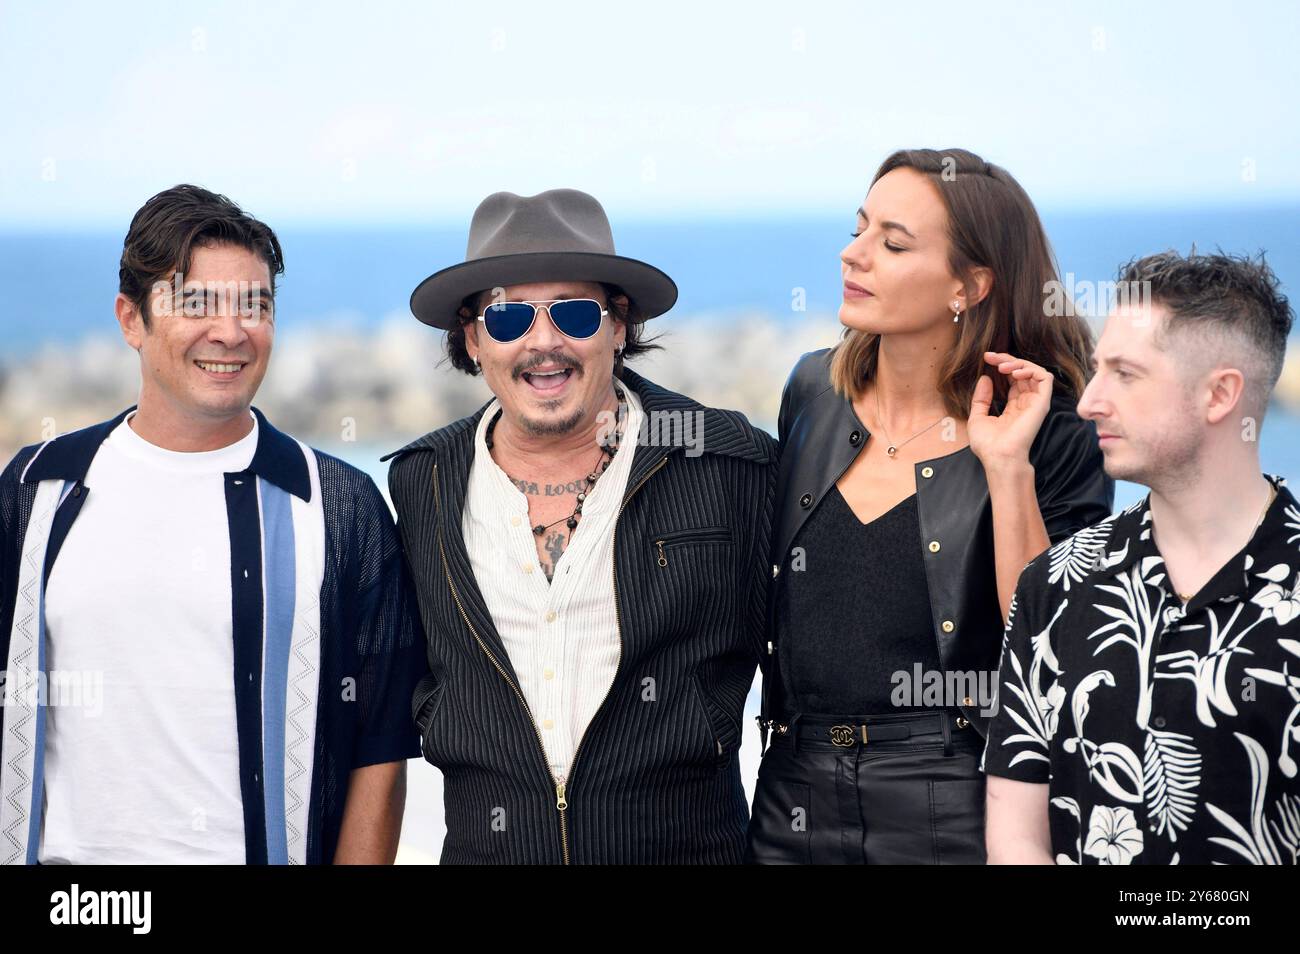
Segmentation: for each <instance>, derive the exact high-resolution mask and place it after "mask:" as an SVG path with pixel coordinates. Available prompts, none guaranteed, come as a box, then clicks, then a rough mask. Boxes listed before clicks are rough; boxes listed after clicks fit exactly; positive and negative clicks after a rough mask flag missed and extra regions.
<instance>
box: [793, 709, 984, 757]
mask: <svg viewBox="0 0 1300 954" xmlns="http://www.w3.org/2000/svg"><path fill="white" fill-rule="evenodd" d="M969 725H970V722H969V721H968V720H967V719H966V718H965V717H964V716H962V715H959V714H958V715H954V714H951V713H948V712H944V711H940V712H918V713H915V714H907V715H902V714H899V715H892V714H891V715H882V716H844V717H836V716H821V715H804V714H799V715H796V716H794V717H793V718H792V719H791V720H790V722H789V724H784V723H780V722H774V723H773V725H772V731H773V732H774V733H775V734H776V735H779V736H787V737H789V738H790V739H791V741H793V742H795V743H796V745H797V743H798V742H830V743H831V744H832V745H835V746H838V747H840V748H845V749H849V748H853V747H854V746H856V745H870V744H871V743H873V742H901V741H904V740H906V739H910V738H912V737H913V736H917V735H938V734H942V735H943V737H944V748H945V750H946V749H948V748H950V747H951V738H952V730H953V729H964V728H966V727H967V726H969Z"/></svg>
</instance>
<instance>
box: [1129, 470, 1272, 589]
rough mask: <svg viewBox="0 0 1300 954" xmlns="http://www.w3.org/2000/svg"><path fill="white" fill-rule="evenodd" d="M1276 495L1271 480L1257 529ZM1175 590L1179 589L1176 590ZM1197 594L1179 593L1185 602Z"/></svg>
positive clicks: (1262, 523)
mask: <svg viewBox="0 0 1300 954" xmlns="http://www.w3.org/2000/svg"><path fill="white" fill-rule="evenodd" d="M1276 496H1277V487H1275V486H1273V481H1271V480H1270V481H1269V482H1268V500H1266V501H1265V502H1264V509H1263V510H1261V511H1260V512H1259V519H1258V520H1256V521H1255V530H1258V529H1259V528H1260V527H1261V526H1263V525H1264V517H1266V516H1267V515H1268V508H1269V507H1271V506H1273V498H1274V497H1276ZM1153 526H1154V525H1153ZM1251 536H1254V531H1252V532H1251ZM1174 592H1178V591H1177V590H1175V591H1174ZM1195 595H1196V594H1195V593H1178V598H1179V599H1180V600H1182V601H1183V602H1184V603H1188V602H1191V599H1192V597H1193V596H1195Z"/></svg>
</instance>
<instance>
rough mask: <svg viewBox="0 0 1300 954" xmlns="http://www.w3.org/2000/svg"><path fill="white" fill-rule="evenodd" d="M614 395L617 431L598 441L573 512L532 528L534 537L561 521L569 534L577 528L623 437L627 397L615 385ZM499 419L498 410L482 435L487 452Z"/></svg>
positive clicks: (490, 448)
mask: <svg viewBox="0 0 1300 954" xmlns="http://www.w3.org/2000/svg"><path fill="white" fill-rule="evenodd" d="M614 394H615V396H617V397H618V417H617V418H616V420H617V421H618V429H617V430H615V431H614V434H613V435H612V436H610V437H607V438H603V439H601V440H600V441H599V443H600V459H599V461H598V462H597V466H596V467H594V468H593V469H592V471H591V473H589V474H588V475H587V477H586V485H585V486H584V487H583V489H582V490H580V491H579V492H578V499H577V503H576V505H575V506H574V508H573V512H572V513H571V514H569V515H568V516H567V517H561V518H560V519H559V520H552V521H551V522H550V523H539V524H538V525H537V526H535V527H533V533H534V534H535V535H536V536H539V537H540V536H541V535H542V534H543V533H545V532H546V531H547V530H549V529H550V528H551V527H553V526H555V525H556V524H557V523H560V522H561V521H563V522H564V525H565V526H566V527H568V528H569V531H570V532H572V531H573V530H574V529H575V528H576V527H577V526H578V519H579V518H580V517H581V516H582V505H583V503H584V502H586V499H587V497H588V495H590V494H591V491H592V488H593V487H595V486H596V481H597V480H599V479H600V476H601V474H603V473H605V471H606V470H608V469H609V465H610V464H611V463H613V461H614V455H615V454H616V453H618V444H619V441H620V440H621V439H622V436H623V433H622V428H623V427H624V426H625V425H626V422H627V395H625V394H624V393H623V389H622V388H621V387H619V386H618V385H617V384H615V385H614ZM500 419H501V411H500V410H498V411H497V412H496V414H494V415H493V416H492V420H491V421H489V422H488V426H487V433H486V434H484V435H483V441H484V443H485V444H487V448H488V450H489V451H491V450H492V432H493V431H494V430H495V429H496V426H497V421H499V420H500ZM512 480H513V478H512ZM516 483H518V481H516Z"/></svg>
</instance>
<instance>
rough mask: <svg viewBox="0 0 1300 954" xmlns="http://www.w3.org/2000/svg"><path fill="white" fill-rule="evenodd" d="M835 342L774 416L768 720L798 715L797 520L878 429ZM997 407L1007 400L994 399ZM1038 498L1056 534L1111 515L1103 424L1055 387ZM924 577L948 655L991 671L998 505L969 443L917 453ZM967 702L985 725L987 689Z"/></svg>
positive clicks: (996, 638) (793, 385)
mask: <svg viewBox="0 0 1300 954" xmlns="http://www.w3.org/2000/svg"><path fill="white" fill-rule="evenodd" d="M830 353H831V352H830V349H829V348H826V349H822V350H821V351H813V352H810V353H808V354H805V355H804V356H803V357H802V358H801V359H800V360H799V363H798V364H796V365H795V368H794V371H792V372H791V374H790V379H789V381H787V382H786V386H785V391H784V393H783V394H782V397H781V412H780V417H779V418H778V421H777V429H778V436H779V439H780V445H781V469H780V477H779V482H778V485H777V491H776V509H775V512H774V519H773V536H772V574H773V577H774V580H773V592H772V594H771V599H769V601H768V602H769V606H768V634H769V642H768V646H767V652H768V656H769V658H768V659H767V660H766V661H767V662H768V663H769V665H767V666H765V667H764V676H763V709H762V715H761V716H760V724H763V725H771V724H773V723H774V722H775V723H777V724H780V723H781V722H782V721H783V720H785V719H786V718H788V716H789V715H790V714H791V713H790V712H789V710H788V708H787V705H786V698H787V697H788V695H789V688H788V684H787V681H786V678H785V676H784V674H783V673H782V669H783V656H784V654H783V653H782V648H781V647H782V646H783V644H784V643H785V640H786V638H787V635H788V634H787V633H784V632H779V631H778V629H777V624H776V620H777V614H776V613H775V611H774V610H775V606H776V604H777V600H778V599H780V598H781V597H782V594H781V592H780V590H781V587H782V586H783V585H784V578H783V577H784V574H785V573H786V572H787V568H788V566H789V564H790V557H791V553H790V551H791V547H792V545H793V543H794V540H795V535H796V534H797V533H798V532H799V528H800V527H802V526H803V523H804V521H805V520H807V519H808V517H809V515H810V514H811V513H812V512H813V510H814V509H815V508H816V507H817V505H818V503H820V502H821V499H822V497H823V495H825V493H826V492H827V491H828V490H830V489H831V487H832V486H834V484H835V482H836V481H837V480H839V478H840V476H841V475H842V474H843V473H844V472H845V471H846V470H847V469H848V467H849V465H850V464H852V463H853V461H854V459H855V458H856V457H857V455H858V451H859V450H861V449H862V447H863V445H864V444H865V443H866V440H867V437H868V436H869V431H868V430H867V428H866V427H865V426H864V425H863V424H862V422H861V421H860V420H859V419H858V416H857V414H856V413H855V412H854V410H853V405H852V403H851V402H850V401H849V400H848V399H847V398H844V397H841V396H840V395H838V394H836V393H835V390H834V388H833V387H832V386H831V381H830ZM994 410H995V411H998V410H999V407H998V406H997V405H996V404H995V406H994ZM1029 461H1030V463H1031V464H1032V465H1033V467H1034V484H1035V486H1036V488H1037V494H1038V506H1039V510H1040V511H1041V513H1042V515H1043V523H1044V524H1045V525H1046V527H1047V535H1048V537H1049V538H1050V539H1051V541H1052V543H1057V542H1059V541H1061V540H1063V539H1065V538H1066V537H1068V536H1069V535H1070V534H1072V533H1074V532H1076V531H1077V530H1080V529H1082V528H1084V527H1086V526H1089V525H1090V524H1093V523H1096V522H1097V521H1099V520H1102V519H1104V518H1106V517H1107V516H1109V515H1110V512H1111V508H1112V505H1113V503H1114V498H1115V482H1114V481H1113V480H1111V479H1110V478H1109V477H1107V476H1106V473H1105V471H1104V470H1103V469H1102V455H1101V450H1100V448H1099V447H1098V445H1097V433H1096V428H1095V426H1094V425H1093V424H1092V423H1091V422H1090V421H1085V420H1083V419H1082V418H1080V417H1079V416H1078V414H1077V413H1076V412H1075V404H1074V402H1073V401H1072V400H1071V399H1070V398H1069V397H1067V396H1065V395H1062V394H1060V393H1057V394H1055V395H1053V397H1052V405H1051V408H1050V409H1049V410H1048V413H1047V417H1046V418H1045V419H1044V421H1043V423H1042V426H1041V427H1040V428H1039V431H1038V435H1037V437H1035V439H1034V443H1033V445H1032V446H1031V448H1030V451H1029ZM914 466H915V468H916V494H917V509H918V511H919V514H920V523H921V539H920V540H918V541H917V546H919V547H921V548H922V551H923V553H924V558H925V566H926V585H927V587H928V589H929V593H930V610H931V614H932V615H933V617H934V623H935V633H934V636H935V640H936V641H937V642H938V646H939V660H940V662H941V663H942V665H943V668H944V671H945V673H947V672H953V671H956V672H981V671H982V672H992V671H994V670H996V669H997V667H998V658H999V655H1000V652H1001V646H1002V631H1003V620H1002V611H1001V608H1000V606H999V604H998V590H997V578H996V575H995V567H994V556H993V509H992V505H991V503H990V501H989V489H988V483H987V481H986V480H985V477H984V467H983V465H982V464H981V463H980V461H979V459H978V458H977V457H976V456H975V454H974V452H972V451H971V449H970V448H969V447H965V448H963V449H962V450H959V451H955V452H954V453H951V454H946V455H944V456H942V457H936V458H933V459H932V460H925V461H920V462H918V463H916V464H915V465H914ZM966 699H967V700H968V701H967V702H966V703H965V704H962V705H961V706H960V708H961V710H962V714H963V715H964V717H965V718H967V719H969V720H970V722H971V723H972V724H973V725H974V726H975V727H976V728H977V729H978V730H979V732H980V734H981V735H983V734H985V731H986V729H987V723H988V719H987V718H986V717H983V716H981V715H980V714H979V709H980V704H979V703H980V700H979V699H970V697H966Z"/></svg>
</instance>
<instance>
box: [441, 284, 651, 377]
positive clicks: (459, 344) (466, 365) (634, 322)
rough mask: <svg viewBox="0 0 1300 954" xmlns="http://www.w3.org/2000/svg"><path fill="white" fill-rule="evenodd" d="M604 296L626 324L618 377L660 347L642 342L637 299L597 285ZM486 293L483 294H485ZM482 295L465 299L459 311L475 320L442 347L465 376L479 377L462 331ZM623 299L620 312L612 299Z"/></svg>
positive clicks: (451, 333) (450, 334)
mask: <svg viewBox="0 0 1300 954" xmlns="http://www.w3.org/2000/svg"><path fill="white" fill-rule="evenodd" d="M598 284H599V285H600V287H601V288H602V289H604V292H605V301H606V302H607V303H608V304H609V310H610V313H611V314H612V315H613V317H615V318H617V319H618V320H620V321H622V322H624V323H625V324H626V326H627V327H626V330H625V331H624V333H623V353H622V354H621V355H620V356H619V357H617V358H615V359H614V373H615V374H621V373H622V371H623V362H624V361H625V360H627V359H628V358H635V357H636V356H637V355H641V354H644V353H645V352H647V351H659V350H661V349H662V348H663V345H657V344H654V343H653V342H654V340H655V338H658V337H659V336H658V335H655V337H654V338H643V337H642V333H643V330H644V328H645V313H644V312H642V311H641V308H640V307H639V306H638V305H637V303H636V299H634V298H631V297H629V296H628V294H627V293H626V292H625V291H623V289H621V288H619V287H618V286H617V285H609V284H606V283H605V282H599V283H598ZM485 291H486V290H485ZM483 294H484V292H482V291H480V292H475V293H474V294H472V295H470V296H468V297H467V298H466V299H465V300H464V301H463V302H461V307H462V308H465V309H467V310H468V311H469V312H470V313H471V314H473V315H475V317H474V318H465V317H463V316H461V318H460V323H459V324H457V325H456V327H455V328H452V329H451V330H450V331H448V332H447V338H446V341H445V347H446V349H447V360H448V361H450V362H451V366H452V367H453V368H455V369H456V370H458V371H464V372H465V373H466V374H481V373H482V372H481V371H480V370H479V366H478V365H476V364H475V363H474V359H473V358H471V357H470V356H469V349H468V348H466V347H465V328H466V326H467V325H469V324H470V322H472V321H476V320H477V316H478V314H480V313H481V309H479V305H480V302H481V300H482V297H483ZM617 296H622V297H624V298H627V307H626V308H620V307H619V305H618V303H617V302H615V301H614V299H615V297H617Z"/></svg>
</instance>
